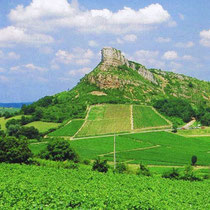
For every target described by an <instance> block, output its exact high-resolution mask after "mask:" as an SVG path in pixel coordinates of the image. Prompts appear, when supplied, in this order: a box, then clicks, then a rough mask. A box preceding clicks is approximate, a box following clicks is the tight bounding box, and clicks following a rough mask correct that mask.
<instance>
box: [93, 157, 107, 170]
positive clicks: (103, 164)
mask: <svg viewBox="0 0 210 210" xmlns="http://www.w3.org/2000/svg"><path fill="white" fill-rule="evenodd" d="M108 169H109V166H108V164H107V160H100V158H98V159H96V160H95V161H94V163H93V167H92V170H93V171H98V172H103V173H106V172H107V171H108Z"/></svg>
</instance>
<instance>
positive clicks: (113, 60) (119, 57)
mask: <svg viewBox="0 0 210 210" xmlns="http://www.w3.org/2000/svg"><path fill="white" fill-rule="evenodd" d="M121 66H125V67H127V69H129V71H135V72H137V73H138V74H139V75H141V76H142V77H143V78H144V79H146V80H148V81H150V82H152V83H153V84H156V85H157V84H158V82H157V81H156V79H155V77H154V75H153V73H152V72H150V71H149V70H147V69H146V68H145V67H144V66H142V65H140V66H139V65H136V64H135V63H134V62H132V61H128V59H127V58H125V56H124V55H123V54H122V53H121V51H120V50H117V49H115V48H112V47H106V48H103V49H102V50H101V63H100V65H99V66H98V69H99V70H100V71H99V72H98V73H97V74H94V75H93V74H90V75H89V77H88V80H89V82H90V83H91V84H95V85H96V86H97V87H99V88H100V89H109V88H110V89H116V88H122V87H123V86H125V85H134V86H139V85H140V84H141V82H139V81H135V80H133V79H128V78H126V77H124V78H120V77H119V74H123V73H124V72H118V73H117V70H119V68H120V67H121ZM121 71H126V70H125V68H121ZM114 72H116V73H117V74H114Z"/></svg>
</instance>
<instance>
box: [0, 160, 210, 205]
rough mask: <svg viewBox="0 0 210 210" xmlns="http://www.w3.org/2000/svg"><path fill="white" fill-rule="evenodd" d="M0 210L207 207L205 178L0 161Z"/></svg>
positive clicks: (207, 184)
mask: <svg viewBox="0 0 210 210" xmlns="http://www.w3.org/2000/svg"><path fill="white" fill-rule="evenodd" d="M0 174H1V176H0V192H1V194H0V195H1V199H0V209H67V208H76V209H209V208H210V204H209V197H210V191H209V185H210V182H209V180H205V181H203V182H188V181H178V180H177V181H176V180H174V181H173V180H169V179H163V178H158V177H140V176H137V175H133V174H131V175H130V174H113V173H111V172H109V173H107V174H103V173H98V172H94V171H91V168H90V167H89V166H82V165H81V166H80V167H79V169H77V170H73V169H62V168H60V169H57V168H51V167H47V166H45V167H40V166H29V165H18V164H0Z"/></svg>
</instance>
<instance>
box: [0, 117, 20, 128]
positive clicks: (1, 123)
mask: <svg viewBox="0 0 210 210" xmlns="http://www.w3.org/2000/svg"><path fill="white" fill-rule="evenodd" d="M21 117H22V115H18V116H15V117H10V118H8V119H5V118H4V117H0V125H1V129H2V130H4V131H5V130H6V127H5V125H6V123H7V121H8V120H11V119H16V120H18V119H21Z"/></svg>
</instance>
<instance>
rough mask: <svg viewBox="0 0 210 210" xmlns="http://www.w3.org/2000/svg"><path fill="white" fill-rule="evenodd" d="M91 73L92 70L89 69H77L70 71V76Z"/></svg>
mask: <svg viewBox="0 0 210 210" xmlns="http://www.w3.org/2000/svg"><path fill="white" fill-rule="evenodd" d="M90 71H91V68H89V67H84V68H81V69H77V70H71V71H69V74H70V75H73V76H74V75H77V74H82V75H84V74H88V73H89V72H90Z"/></svg>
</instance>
